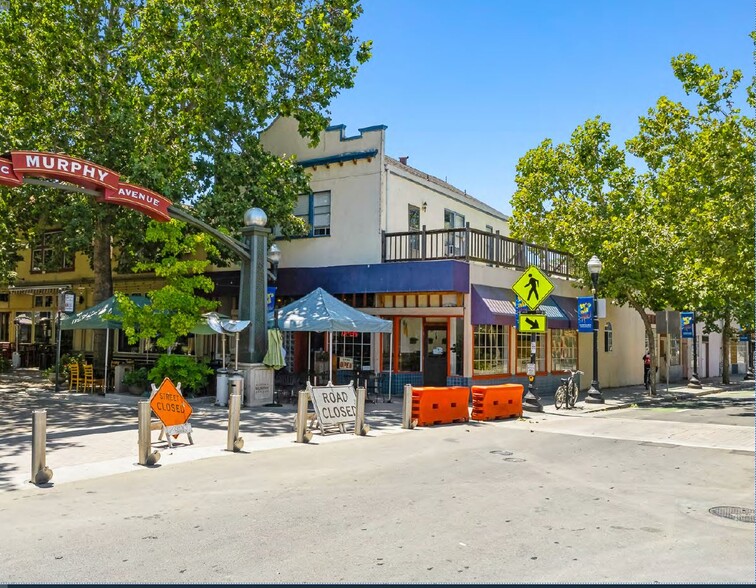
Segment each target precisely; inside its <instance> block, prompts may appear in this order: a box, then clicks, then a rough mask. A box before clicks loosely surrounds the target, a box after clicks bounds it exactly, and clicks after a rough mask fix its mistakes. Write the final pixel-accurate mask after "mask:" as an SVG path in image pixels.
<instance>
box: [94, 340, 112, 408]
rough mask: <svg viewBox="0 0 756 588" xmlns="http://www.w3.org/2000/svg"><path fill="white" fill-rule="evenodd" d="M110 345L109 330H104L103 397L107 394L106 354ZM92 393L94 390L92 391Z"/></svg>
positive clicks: (107, 362)
mask: <svg viewBox="0 0 756 588" xmlns="http://www.w3.org/2000/svg"><path fill="white" fill-rule="evenodd" d="M109 343H110V329H105V381H104V382H103V384H102V395H103V396H105V395H106V394H107V393H108V364H109V363H110V362H109V361H108V352H109V350H110V349H109ZM93 391H94V390H93Z"/></svg>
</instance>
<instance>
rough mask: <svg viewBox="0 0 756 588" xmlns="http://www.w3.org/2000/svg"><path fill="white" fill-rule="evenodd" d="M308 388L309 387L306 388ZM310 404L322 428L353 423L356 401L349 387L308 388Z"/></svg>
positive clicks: (355, 414) (352, 389)
mask: <svg viewBox="0 0 756 588" xmlns="http://www.w3.org/2000/svg"><path fill="white" fill-rule="evenodd" d="M308 388H309V386H308ZM309 390H310V397H311V398H312V404H313V405H314V406H315V412H316V413H317V415H318V422H319V423H320V424H321V425H322V426H323V427H334V426H338V425H344V424H346V423H354V419H355V418H356V416H357V399H356V397H355V395H354V388H352V387H351V386H313V387H312V388H309Z"/></svg>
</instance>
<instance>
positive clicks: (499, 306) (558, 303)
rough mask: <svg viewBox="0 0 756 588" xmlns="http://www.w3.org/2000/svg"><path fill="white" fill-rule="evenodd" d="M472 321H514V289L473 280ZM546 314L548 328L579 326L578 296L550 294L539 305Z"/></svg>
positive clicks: (487, 322)
mask: <svg viewBox="0 0 756 588" xmlns="http://www.w3.org/2000/svg"><path fill="white" fill-rule="evenodd" d="M471 290H472V309H471V322H472V324H473V325H510V326H513V325H514V324H515V315H516V312H515V305H514V299H515V293H514V292H512V290H510V289H509V288H497V287H495V286H483V285H480V284H472V289H471ZM538 310H539V311H540V312H543V313H545V314H546V323H547V327H548V328H549V329H576V328H577V300H576V299H575V298H567V297H564V296H549V297H548V298H547V299H546V300H544V301H543V303H542V304H541V305H540V306H539V307H538Z"/></svg>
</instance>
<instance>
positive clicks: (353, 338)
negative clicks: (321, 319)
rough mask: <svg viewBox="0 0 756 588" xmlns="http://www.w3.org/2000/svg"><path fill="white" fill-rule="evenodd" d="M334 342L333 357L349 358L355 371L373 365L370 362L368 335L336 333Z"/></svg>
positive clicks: (345, 332) (351, 332)
mask: <svg viewBox="0 0 756 588" xmlns="http://www.w3.org/2000/svg"><path fill="white" fill-rule="evenodd" d="M334 342H335V347H334V350H333V353H334V355H336V356H337V357H351V358H352V360H353V364H352V365H354V368H355V369H357V368H362V366H372V365H373V364H372V363H371V361H370V333H357V332H354V331H342V332H338V333H336V337H335V339H334Z"/></svg>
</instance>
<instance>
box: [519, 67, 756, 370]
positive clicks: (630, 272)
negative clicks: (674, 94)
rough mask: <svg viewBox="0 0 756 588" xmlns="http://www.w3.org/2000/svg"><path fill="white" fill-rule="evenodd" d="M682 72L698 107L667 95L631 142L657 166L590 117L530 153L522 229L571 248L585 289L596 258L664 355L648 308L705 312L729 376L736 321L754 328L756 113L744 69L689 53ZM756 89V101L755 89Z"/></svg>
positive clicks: (606, 285)
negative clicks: (739, 98)
mask: <svg viewBox="0 0 756 588" xmlns="http://www.w3.org/2000/svg"><path fill="white" fill-rule="evenodd" d="M672 69H673V71H674V74H675V76H676V77H677V78H678V79H679V80H680V82H681V84H682V87H683V89H684V90H685V92H686V93H688V94H694V95H695V96H696V97H697V98H698V104H697V106H696V108H695V109H692V110H691V109H689V108H687V107H685V106H684V105H683V104H682V103H681V102H673V101H671V100H670V99H668V98H667V97H662V98H660V99H659V101H658V102H657V104H656V107H655V108H652V109H650V110H649V112H648V114H647V115H646V116H644V117H640V119H639V126H640V128H639V133H638V135H637V136H636V137H634V138H633V139H631V140H629V141H628V142H627V149H628V151H629V152H630V153H632V154H633V155H635V156H637V157H639V158H642V160H643V161H644V163H645V165H646V169H645V170H644V171H643V172H641V173H639V172H637V171H636V170H635V169H633V168H632V167H630V166H628V165H627V163H626V156H625V152H624V150H623V149H621V148H620V147H617V146H614V145H612V144H611V142H610V140H609V133H610V130H611V129H610V125H609V124H608V123H607V122H604V121H601V119H600V118H598V117H597V118H594V119H590V120H588V121H586V122H585V124H583V125H581V126H579V127H578V128H577V129H576V130H575V132H574V133H573V134H572V137H571V139H570V141H569V143H564V144H560V145H556V146H555V145H553V143H552V142H551V141H550V140H545V141H544V142H543V143H542V144H541V145H540V146H539V147H537V148H535V149H532V150H530V151H528V152H527V153H526V154H525V155H524V156H523V157H522V158H521V159H520V161H519V163H518V166H517V177H516V181H517V192H516V193H515V195H514V198H513V200H512V206H513V219H512V223H511V230H512V234H513V236H514V237H517V238H520V237H522V236H523V235H527V236H528V237H529V238H530V239H531V240H534V241H536V242H538V243H539V244H543V245H548V246H550V247H554V248H557V249H563V250H566V251H569V252H571V253H572V254H573V255H574V256H575V259H576V265H577V268H578V270H579V271H581V272H582V275H581V276H580V277H579V280H578V285H581V286H586V285H589V284H590V280H589V276H588V271H587V269H586V268H585V263H586V262H587V260H588V259H589V258H590V257H591V256H592V255H597V256H598V257H599V258H600V259H601V260H602V262H603V264H604V265H603V269H602V272H601V274H600V280H599V290H600V292H601V293H602V294H603V295H605V296H607V297H610V298H612V299H614V300H615V301H617V302H618V303H620V304H624V303H628V304H629V305H630V306H631V307H633V308H635V309H636V310H637V311H638V313H639V314H640V316H641V317H642V318H643V321H644V325H645V330H646V335H647V340H648V342H649V346H650V351H651V356H652V360H654V361H655V353H654V341H653V336H652V334H653V331H652V330H651V324H650V321H649V320H648V317H647V316H646V310H647V309H649V310H662V309H664V308H677V309H681V310H694V311H696V312H697V316H698V317H699V320H702V321H703V322H704V323H705V324H706V326H707V327H708V328H709V329H710V330H720V329H723V340H724V341H725V343H724V349H723V355H724V356H725V366H724V368H725V369H724V375H723V378H724V381H728V375H727V371H728V368H729V365H728V363H727V361H728V360H727V356H728V352H727V342H728V339H729V336H730V334H731V330H730V324H731V320H732V319H735V320H737V321H739V322H740V324H741V325H743V326H752V325H753V315H754V199H753V194H754V141H753V138H754V137H753V134H754V121H753V119H751V118H748V117H745V116H743V115H741V114H740V111H739V109H738V108H736V107H735V106H734V103H733V100H734V93H735V89H736V88H737V86H738V84H739V82H740V81H741V78H742V75H741V73H740V72H739V71H737V70H735V71H733V72H732V73H728V72H726V71H725V70H720V71H719V72H715V71H714V70H713V69H712V68H711V67H710V66H708V65H699V64H698V63H697V62H696V60H695V57H694V56H692V55H687V54H686V55H680V56H678V57H675V58H674V59H672ZM748 96H749V101H751V103H752V104H753V87H751V88H749V90H748ZM722 325H724V326H723V327H722ZM652 368H653V366H652Z"/></svg>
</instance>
